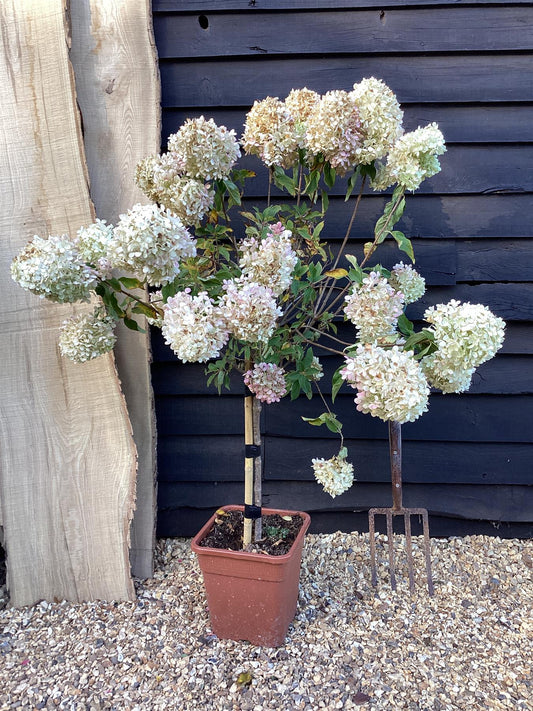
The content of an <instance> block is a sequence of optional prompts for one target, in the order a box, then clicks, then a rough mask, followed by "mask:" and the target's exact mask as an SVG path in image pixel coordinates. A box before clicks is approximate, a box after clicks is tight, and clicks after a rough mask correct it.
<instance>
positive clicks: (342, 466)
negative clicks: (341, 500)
mask: <svg viewBox="0 0 533 711" xmlns="http://www.w3.org/2000/svg"><path fill="white" fill-rule="evenodd" d="M311 462H312V464H313V471H314V474H315V479H316V480H317V482H318V483H319V484H322V486H323V487H324V491H325V492H326V493H327V494H329V495H330V496H331V497H332V498H335V496H339V495H340V494H343V493H344V492H345V491H348V489H349V488H350V487H351V486H352V484H353V482H354V472H353V465H352V464H350V462H347V461H346V458H345V457H343V456H341V454H340V453H339V454H338V455H336V456H335V457H332V458H331V459H312V460H311Z"/></svg>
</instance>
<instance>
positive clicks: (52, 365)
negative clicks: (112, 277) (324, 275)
mask: <svg viewBox="0 0 533 711" xmlns="http://www.w3.org/2000/svg"><path fill="white" fill-rule="evenodd" d="M0 14H1V15H2V18H1V22H2V27H3V32H2V43H1V44H0V48H1V49H0V65H1V66H0V77H2V79H1V80H0V102H1V103H0V105H1V106H2V112H3V122H2V123H3V130H2V132H1V134H0V191H1V194H2V196H3V199H2V202H1V207H0V234H1V240H0V263H1V268H0V283H1V286H2V294H3V298H2V303H1V306H0V328H1V330H2V340H1V342H0V359H1V362H2V375H1V376H0V377H1V391H2V398H1V399H0V423H1V437H2V443H1V447H0V500H1V510H2V519H3V526H4V533H5V545H6V549H7V554H8V585H9V589H10V593H11V601H12V603H13V604H14V605H16V606H20V605H27V604H31V603H34V602H35V601H37V600H40V599H46V600H53V599H54V598H57V599H63V598H66V599H69V600H73V601H76V600H87V599H97V598H101V599H108V600H109V599H132V598H133V597H134V589H133V585H132V581H131V577H130V567H129V561H128V544H129V526H130V520H131V516H132V509H133V501H134V486H135V447H134V444H133V440H132V436H131V425H130V422H129V419H128V415H127V411H126V407H125V402H124V398H123V396H122V393H121V391H120V386H119V382H118V379H117V375H116V371H115V367H114V361H113V358H112V357H111V356H107V357H101V358H98V359H97V360H95V361H93V362H91V363H87V364H83V365H79V364H74V363H72V362H70V361H68V360H66V359H64V358H62V357H61V356H60V354H59V351H58V347H57V335H58V334H57V331H58V327H59V325H60V323H61V321H63V320H64V318H65V317H68V316H69V315H70V314H72V313H80V312H82V311H84V310H85V309H87V308H88V307H87V306H86V305H77V306H74V307H72V306H58V305H55V304H51V303H49V302H45V301H40V300H39V299H38V298H37V297H35V296H33V295H31V294H29V293H27V292H25V291H23V290H22V289H21V288H20V287H18V286H17V285H16V284H15V283H14V282H12V281H11V278H10V275H9V264H10V262H11V260H12V258H13V257H14V256H15V254H16V253H17V252H18V251H20V249H21V248H22V247H23V246H24V245H25V244H26V242H27V241H28V239H30V238H31V237H32V235H34V234H36V233H37V234H41V235H47V234H61V233H64V232H68V233H71V234H72V233H74V232H75V231H76V230H77V229H78V228H79V227H80V225H83V224H88V223H90V222H91V221H92V220H93V218H94V213H93V210H92V205H91V202H90V199H89V193H88V186H87V171H86V165H85V159H84V154H83V148H82V141H81V131H80V123H79V116H78V113H77V108H76V97H75V93H74V86H73V79H72V71H71V67H70V64H69V61H68V54H67V52H68V43H69V35H68V27H67V25H66V8H65V4H64V2H63V1H62V0H48V2H47V3H46V12H43V4H42V2H39V0H8V2H6V3H3V4H2V10H1V11H0Z"/></svg>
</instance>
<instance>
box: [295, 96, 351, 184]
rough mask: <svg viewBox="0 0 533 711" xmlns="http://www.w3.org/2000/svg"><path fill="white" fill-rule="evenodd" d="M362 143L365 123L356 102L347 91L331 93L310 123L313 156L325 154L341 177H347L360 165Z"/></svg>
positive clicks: (312, 113) (310, 150)
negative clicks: (346, 174) (360, 116)
mask: <svg viewBox="0 0 533 711" xmlns="http://www.w3.org/2000/svg"><path fill="white" fill-rule="evenodd" d="M362 140H363V136H362V133H361V121H360V118H359V111H358V109H357V105H356V103H355V101H354V99H353V98H352V97H351V96H350V94H348V93H347V92H346V91H328V92H327V94H325V95H324V96H323V97H322V98H321V99H320V101H319V102H318V103H317V104H316V106H315V107H314V110H313V111H312V112H311V114H310V115H309V118H308V119H307V134H306V145H307V149H308V151H309V153H310V154H312V155H316V154H317V153H321V154H322V155H323V156H324V159H325V160H327V161H329V163H330V164H331V165H332V167H333V168H335V170H336V171H337V172H338V173H339V174H340V175H344V174H345V173H347V172H348V171H349V170H350V169H351V168H353V167H354V166H355V165H357V164H358V162H359V157H358V155H359V151H360V149H361V146H362Z"/></svg>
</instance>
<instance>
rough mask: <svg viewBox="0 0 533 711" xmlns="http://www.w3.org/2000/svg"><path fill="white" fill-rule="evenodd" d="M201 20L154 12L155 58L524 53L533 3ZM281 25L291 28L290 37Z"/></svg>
mask: <svg viewBox="0 0 533 711" xmlns="http://www.w3.org/2000/svg"><path fill="white" fill-rule="evenodd" d="M202 17H203V18H205V19H200V18H199V17H198V16H197V15H196V14H195V15H164V14H163V15H156V16H155V17H154V31H155V37H156V42H157V46H158V50H159V56H160V58H161V59H168V58H203V57H225V56H246V55H262V56H267V55H268V56H270V55H306V54H313V55H316V54H328V55H336V54H353V53H357V54H374V53H383V52H386V53H387V54H401V53H406V52H424V53H427V52H479V51H487V50H490V51H514V50H527V49H530V47H531V38H530V36H529V32H528V30H530V28H531V26H532V25H533V7H528V6H524V7H519V8H516V7H513V8H511V7H505V6H504V7H499V6H493V7H455V8H454V9H453V11H450V8H449V7H442V8H439V7H432V8H420V7H418V8H414V9H409V8H402V7H399V8H397V9H392V8H391V9H389V10H387V12H383V10H381V9H378V8H375V9H372V10H369V9H356V10H353V9H351V10H349V9H346V10H345V11H344V12H343V13H342V22H339V13H338V12H327V13H325V12H316V11H313V10H312V9H309V10H308V11H307V12H305V13H290V12H284V13H264V12H253V13H250V12H246V13H227V14H212V15H210V16H208V17H206V16H205V15H203V16H202ZM206 24H207V27H206ZM287 26H293V27H297V32H293V33H291V36H290V40H289V38H288V37H287ZM473 28H475V31H474V30H473Z"/></svg>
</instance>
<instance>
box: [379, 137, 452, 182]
mask: <svg viewBox="0 0 533 711" xmlns="http://www.w3.org/2000/svg"><path fill="white" fill-rule="evenodd" d="M445 151H446V147H445V145H444V137H443V135H442V133H441V131H440V130H439V128H438V126H437V124H436V123H430V124H429V125H428V126H425V127H424V128H417V129H416V131H411V133H404V135H403V136H402V137H401V138H399V139H398V140H397V141H396V143H395V144H394V145H393V146H392V148H391V150H390V152H389V155H388V157H387V162H386V164H385V165H381V166H380V167H379V168H378V171H377V175H376V177H375V179H374V180H373V181H372V187H373V188H374V190H386V189H387V188H388V187H390V186H391V185H394V183H398V185H401V186H403V187H404V188H405V189H406V190H416V189H417V188H418V187H419V186H420V183H421V182H422V181H423V180H425V179H426V178H430V177H431V176H432V175H435V174H436V173H438V172H439V171H440V163H439V160H438V158H437V156H440V155H442V154H443V153H445Z"/></svg>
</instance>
